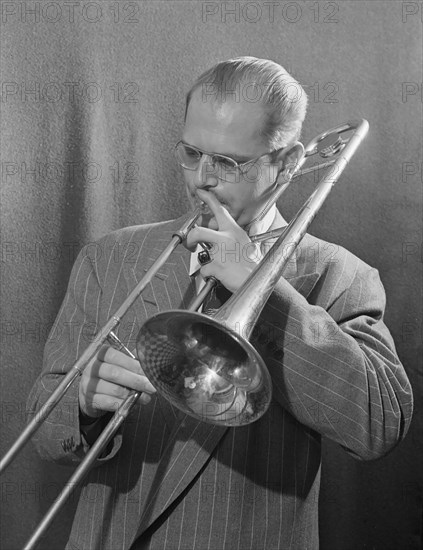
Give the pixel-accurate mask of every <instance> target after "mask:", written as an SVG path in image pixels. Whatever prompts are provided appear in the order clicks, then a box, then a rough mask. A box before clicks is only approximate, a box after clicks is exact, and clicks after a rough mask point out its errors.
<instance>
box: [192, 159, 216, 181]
mask: <svg viewBox="0 0 423 550" xmlns="http://www.w3.org/2000/svg"><path fill="white" fill-rule="evenodd" d="M194 183H195V186H196V187H197V188H198V189H202V188H206V187H215V186H216V185H217V184H218V178H217V168H216V166H215V164H214V163H213V161H212V157H211V156H210V155H206V154H203V155H202V156H201V159H200V162H199V164H198V167H197V170H196V172H195V178H194Z"/></svg>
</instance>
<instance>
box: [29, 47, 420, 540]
mask: <svg viewBox="0 0 423 550" xmlns="http://www.w3.org/2000/svg"><path fill="white" fill-rule="evenodd" d="M252 86H254V87H255V89H256V90H259V91H260V97H259V98H258V100H257V101H250V100H249V97H251V96H246V94H245V92H246V90H247V87H248V89H249V91H251V87H252ZM305 110H306V96H305V94H304V91H303V90H302V88H301V87H300V85H299V84H298V83H297V82H296V81H295V80H294V79H293V78H292V77H291V76H290V75H289V74H287V73H286V71H285V70H284V69H283V68H282V67H281V66H279V65H277V64H276V63H273V62H271V61H268V60H259V59H255V58H250V57H246V58H239V59H234V60H229V61H226V62H222V63H220V64H218V65H217V66H216V67H213V68H212V69H211V70H210V71H208V72H206V73H204V74H203V75H202V76H201V77H200V78H199V80H198V81H197V82H196V83H195V84H194V86H193V88H192V89H191V91H190V92H189V94H188V96H187V106H186V120H185V127H184V131H183V135H182V141H181V142H180V143H179V144H178V145H177V147H176V152H177V158H178V161H179V162H180V164H181V165H182V166H183V168H184V176H185V182H186V189H187V192H188V197H189V199H190V201H191V203H192V204H193V205H195V204H198V203H199V202H200V201H203V202H204V203H205V204H206V205H207V206H208V210H207V211H206V212H205V213H204V214H203V215H202V216H201V218H200V219H199V222H198V226H197V227H196V228H195V229H193V230H192V231H191V232H190V234H189V236H188V238H187V242H186V243H185V244H186V248H183V247H179V248H178V249H177V251H176V252H175V254H174V255H173V256H172V257H171V259H170V260H169V261H168V262H167V264H166V265H165V266H164V267H163V269H162V270H161V271H160V273H159V274H158V275H157V276H156V277H155V279H154V281H153V282H152V284H151V285H150V286H149V287H148V288H147V289H146V291H145V292H144V293H143V295H142V299H141V300H139V301H138V302H137V303H136V304H135V305H134V306H133V307H132V308H131V309H130V311H129V312H128V314H127V315H126V317H125V320H124V322H123V323H122V324H121V325H120V329H119V336H120V337H121V339H122V340H123V341H124V343H125V344H127V345H128V346H129V347H130V348H131V349H133V348H134V347H135V340H136V336H137V333H138V330H139V328H140V326H141V325H142V323H143V322H144V321H145V320H146V319H148V318H149V317H151V316H152V315H153V314H155V313H157V312H158V311H161V310H166V309H176V308H183V309H186V308H187V306H188V305H189V303H190V301H191V300H192V298H193V297H194V296H195V294H196V293H197V292H198V290H199V288H200V287H201V285H202V284H203V279H204V278H207V277H209V276H212V275H213V276H215V277H216V278H217V279H219V280H220V281H221V284H222V285H223V287H224V288H226V289H227V291H229V293H231V292H235V291H236V290H237V289H238V288H239V287H240V286H242V284H243V283H244V281H245V280H246V278H247V277H248V275H249V274H250V273H251V271H252V270H253V268H254V267H255V265H256V264H257V263H259V261H260V259H261V257H262V255H263V251H262V250H261V249H259V248H258V247H255V246H252V244H251V240H250V236H252V235H253V234H256V233H261V232H264V231H267V230H269V229H274V228H277V227H281V226H283V225H284V224H285V222H284V220H283V218H282V216H281V215H280V213H279V212H278V211H277V209H276V207H274V206H273V207H272V208H270V209H268V210H267V209H266V206H267V204H268V201H269V197H270V196H271V195H272V193H273V192H274V191H275V189H276V188H277V186H278V185H281V184H283V183H284V182H285V181H287V179H288V178H289V173H290V171H292V167H293V166H295V164H296V162H297V161H298V159H299V157H300V155H301V153H302V146H301V145H300V144H299V142H298V138H299V136H300V131H301V125H302V122H303V120H304V116H305ZM266 210H267V212H266V213H265V214H264V215H262V214H263V213H264V212H265V211H266ZM185 218H186V216H185V217H184V218H181V219H179V220H173V221H170V222H163V223H158V224H150V225H147V226H137V227H129V228H125V229H122V230H119V231H116V232H114V233H112V234H110V235H107V236H106V237H104V238H103V239H101V240H100V241H99V246H100V247H101V251H102V254H101V255H98V258H93V257H90V255H89V254H88V253H87V252H86V251H84V250H83V251H82V252H81V254H80V255H79V257H78V259H77V262H76V264H75V267H74V269H73V272H72V275H71V280H70V283H69V288H68V293H67V296H66V298H65V300H64V303H63V306H62V308H61V310H60V313H59V315H58V318H57V320H56V324H55V326H54V328H53V330H52V333H51V336H50V339H49V342H48V343H47V346H46V353H45V366H44V370H43V373H42V374H41V376H40V378H39V380H38V381H37V383H36V385H35V387H34V389H33V392H32V394H31V396H30V398H29V407H30V409H31V410H34V409H36V408H38V406H39V405H40V404H41V403H42V402H44V401H45V400H46V398H47V397H48V395H49V394H50V393H51V391H52V390H53V389H54V387H55V386H56V385H57V383H58V381H59V380H60V377H61V375H62V374H63V373H64V372H66V371H67V370H68V369H69V368H70V365H71V364H72V363H73V362H74V360H75V359H76V358H77V357H78V356H79V355H80V354H81V352H82V351H83V349H84V348H85V347H86V345H87V344H88V341H89V339H90V338H89V336H90V334H91V333H95V330H96V329H97V328H98V327H101V326H103V325H104V323H105V321H106V320H107V319H108V318H109V317H110V316H111V315H112V314H113V313H114V311H115V310H116V309H117V308H118V306H119V305H120V304H121V303H122V301H123V299H124V298H125V297H126V296H127V294H128V293H129V291H130V290H132V288H133V287H134V286H135V284H136V283H137V282H138V281H139V280H140V279H141V277H142V276H143V275H144V273H145V271H146V270H148V268H149V267H150V266H151V265H152V263H153V262H154V260H155V258H157V256H158V255H159V254H160V252H161V250H163V248H164V246H165V245H166V244H167V243H168V242H169V239H170V237H171V236H172V234H173V232H174V231H175V230H177V229H179V227H180V226H181V225H182V222H183V220H184V219H185ZM199 243H210V245H211V248H210V250H209V251H208V252H207V253H206V254H202V256H200V257H201V258H203V262H202V263H201V264H199V263H198V261H197V251H198V250H201V247H200V246H199ZM134 245H135V246H136V250H137V254H136V257H135V258H134V254H133V250H134ZM325 246H326V243H324V242H323V241H320V240H318V239H315V238H313V237H311V236H309V235H307V236H306V237H305V239H304V240H303V241H302V243H301V246H300V248H299V249H298V251H297V254H296V255H295V257H294V258H293V259H292V260H291V261H290V262H289V264H288V266H287V268H286V269H285V271H284V273H283V276H281V278H280V280H279V281H278V284H277V285H276V287H275V289H274V291H273V293H272V296H271V297H270V299H269V301H268V303H267V304H266V305H265V307H264V309H263V312H262V314H261V316H260V318H259V320H258V323H257V330H256V331H255V337H254V345H255V346H256V347H257V349H258V350H259V352H260V354H261V356H262V357H263V359H264V361H265V363H266V365H267V368H268V369H269V373H270V376H271V378H272V384H273V397H272V401H271V403H270V407H269V409H268V411H267V412H266V413H265V414H264V415H263V416H262V417H261V418H260V419H259V420H257V421H256V422H254V423H252V424H250V425H248V426H243V427H238V428H226V427H220V426H214V425H209V424H205V423H203V422H198V421H197V420H195V419H193V418H191V417H189V416H186V415H184V414H182V413H180V412H178V411H177V410H176V409H175V408H174V407H172V406H171V405H170V404H169V403H168V402H167V401H166V400H165V399H163V398H162V397H161V396H160V395H158V394H157V393H156V392H155V388H154V387H153V386H152V384H151V383H150V382H149V381H148V380H147V378H146V377H145V376H144V373H143V371H142V366H140V364H139V362H138V361H136V360H133V359H131V358H129V357H127V356H126V355H125V354H123V353H121V352H119V351H117V350H115V349H112V348H111V347H106V346H105V347H104V348H102V350H101V351H100V353H99V354H98V357H97V360H96V362H95V363H94V364H93V366H92V367H91V368H87V369H86V370H85V371H84V373H83V375H82V377H81V380H80V383H79V385H75V386H74V387H72V388H71V390H70V393H69V394H68V395H67V399H66V401H65V403H64V405H63V406H62V407H59V408H58V409H57V410H55V411H53V413H52V414H51V416H50V417H49V420H48V421H47V422H46V423H45V424H44V425H43V427H42V429H41V430H40V432H39V433H38V436H37V445H38V447H39V449H40V452H41V454H42V455H43V456H45V457H46V458H50V459H53V460H56V461H59V462H64V463H69V462H70V461H74V462H75V463H76V462H78V461H79V460H80V459H81V457H82V456H83V455H84V453H85V452H86V450H87V449H88V448H89V446H90V445H91V444H92V443H93V441H95V439H96V437H97V436H98V434H99V433H100V432H101V430H102V427H103V426H104V424H105V423H106V421H107V420H108V419H109V418H110V415H111V414H112V411H114V410H115V409H116V408H117V406H118V405H119V404H120V403H121V402H122V401H123V399H124V398H125V397H126V395H127V394H128V391H129V389H136V390H140V391H142V392H143V395H142V397H141V398H140V400H139V402H138V404H137V406H136V407H135V408H134V409H133V410H132V412H131V414H130V416H129V417H128V419H127V420H126V422H125V425H124V428H123V430H122V432H121V433H119V434H118V435H117V436H116V437H115V438H114V440H113V442H111V444H110V445H109V448H108V449H107V450H106V451H105V452H104V453H103V455H102V457H101V458H100V459H98V461H97V467H96V468H95V469H94V470H93V471H92V472H91V473H90V474H89V476H88V478H87V480H86V483H85V486H84V489H83V492H82V495H81V499H80V502H79V506H78V510H77V513H76V517H75V520H74V525H73V529H72V533H71V538H70V541H69V546H68V548H78V549H81V550H82V549H84V550H88V549H90V550H92V549H97V548H98V549H110V550H119V549H122V550H123V549H129V548H131V549H132V550H134V549H147V548H148V549H160V550H163V549H176V548H179V549H185V548H195V549H200V550H205V549H210V550H212V549H213V550H220V549H224V548H227V549H234V548H239V549H242V550H243V549H245V548H254V549H257V548H263V549H265V550H270V549H287V548H292V549H294V548H296V549H306V548H308V549H315V548H318V529H317V526H318V515H317V512H318V509H317V503H318V494H319V483H320V460H321V436H325V437H329V438H331V439H333V440H334V441H336V442H338V443H339V444H340V445H342V446H343V447H344V448H345V449H346V451H347V452H349V453H350V454H352V455H353V456H355V457H357V458H359V459H363V460H371V459H374V458H378V457H381V456H383V455H384V454H386V453H387V452H388V451H390V450H391V449H392V448H393V447H394V446H395V445H396V444H397V443H398V442H399V441H400V440H401V439H402V438H403V437H404V436H405V434H406V431H407V429H408V425H409V422H410V416H411V412H412V394H411V389H410V386H409V383H408V380H407V377H406V375H405V373H404V370H403V367H402V365H401V363H400V361H399V359H398V357H397V355H396V352H395V347H394V344H393V342H392V338H391V336H390V334H389V332H388V329H387V328H386V326H385V325H384V323H383V312H384V304H385V301H384V300H385V299H384V292H383V288H382V286H381V283H380V280H379V278H378V274H377V272H376V270H374V269H372V268H370V267H369V266H367V265H366V264H364V263H363V262H362V261H361V260H359V259H358V258H356V257H355V256H353V255H352V254H350V253H349V252H347V251H346V250H344V249H342V248H339V247H337V248H336V254H334V255H331V256H328V254H327V250H328V249H327V248H324V247H325ZM264 248H265V247H264ZM234 250H238V251H239V253H238V254H236V253H235V254H234V253H233V251H234ZM193 251H195V252H193ZM322 251H323V253H322ZM204 257H205V260H204ZM116 258H118V259H119V261H116ZM69 327H72V330H73V333H72V337H70V335H69V330H70V329H69ZM65 407H66V412H65Z"/></svg>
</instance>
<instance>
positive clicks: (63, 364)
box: [27, 248, 121, 464]
mask: <svg viewBox="0 0 423 550" xmlns="http://www.w3.org/2000/svg"><path fill="white" fill-rule="evenodd" d="M101 296H102V289H101V285H100V283H99V278H98V276H97V272H96V269H95V262H93V261H92V258H91V257H90V253H89V251H88V249H87V248H85V249H83V250H82V251H81V252H80V254H79V255H78V258H77V259H76V262H75V264H74V266H73V269H72V273H71V277H70V280H69V285H68V289H67V293H66V296H65V299H64V301H63V304H62V307H61V309H60V311H59V314H58V316H57V318H56V321H55V323H54V325H53V327H52V329H51V331H50V334H49V337H48V340H47V344H46V346H45V350H44V361H43V369H42V372H41V374H40V376H39V377H38V378H37V380H36V382H35V384H34V386H33V388H32V390H31V393H30V395H29V397H28V401H27V409H28V413H29V415H30V417H31V416H33V415H34V414H36V411H37V410H39V408H40V407H41V406H42V405H43V404H44V403H45V402H46V400H47V399H48V398H49V396H50V395H51V393H52V392H53V390H54V389H55V388H56V387H57V385H58V384H59V383H60V381H61V380H62V378H63V376H64V375H65V374H66V373H67V372H68V371H69V370H70V369H71V368H72V365H73V364H74V363H75V361H76V360H77V359H78V357H80V355H81V353H82V352H83V351H84V350H85V348H86V347H87V346H88V344H89V343H91V342H92V340H93V337H94V335H95V334H96V332H97V330H98V328H99V315H100V303H101ZM78 387H79V379H77V380H75V381H74V382H73V384H72V385H71V387H70V388H69V389H68V391H67V393H66V394H65V396H64V397H63V399H62V400H61V401H60V402H59V403H58V405H57V406H56V407H55V408H54V409H53V410H52V411H51V413H50V415H49V416H48V418H47V419H46V420H45V422H44V423H43V424H42V425H41V427H40V428H39V430H38V431H37V433H36V434H35V437H34V439H33V442H34V444H35V446H36V448H37V450H38V451H39V453H40V455H41V457H42V458H45V459H49V460H54V461H58V462H59V463H63V464H68V463H72V462H78V461H80V460H81V458H83V456H84V454H85V453H86V451H87V450H88V444H87V443H86V441H85V439H84V438H83V437H81V429H80V428H81V426H80V417H79V400H78ZM110 417H111V414H106V415H105V416H104V417H102V419H101V420H100V421H99V422H100V423H106V422H107V421H108V419H109V418H110ZM120 444H121V436H120V435H119V434H118V435H115V437H114V440H113V442H111V443H110V444H109V446H108V448H107V451H106V452H105V453H104V452H103V458H101V459H98V460H97V462H98V463H101V462H103V461H104V460H107V459H109V458H111V457H112V456H114V455H115V454H116V452H117V450H118V448H119V447H120Z"/></svg>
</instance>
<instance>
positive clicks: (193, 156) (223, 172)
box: [175, 141, 273, 183]
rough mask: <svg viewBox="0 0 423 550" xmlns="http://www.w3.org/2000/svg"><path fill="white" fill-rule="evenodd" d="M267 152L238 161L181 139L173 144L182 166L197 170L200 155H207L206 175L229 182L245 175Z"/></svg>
mask: <svg viewBox="0 0 423 550" xmlns="http://www.w3.org/2000/svg"><path fill="white" fill-rule="evenodd" d="M272 153H273V151H272ZM269 154H270V153H264V154H263V155H261V156H259V157H257V158H254V159H251V160H247V162H242V163H238V162H236V160H234V159H232V158H231V157H227V156H225V155H219V154H217V153H207V152H206V151H202V150H201V149H198V148H197V147H193V146H192V145H188V144H187V143H184V142H183V141H179V142H178V143H177V144H176V145H175V156H176V160H177V161H178V163H179V164H180V165H181V166H182V168H185V169H186V170H197V168H198V165H199V163H200V160H201V157H202V156H203V155H207V156H208V157H210V163H208V164H207V165H206V175H207V174H210V175H211V174H214V175H215V176H216V177H217V178H219V179H220V180H222V181H227V182H229V183H235V182H238V181H239V180H240V176H241V175H245V174H246V172H247V171H248V170H249V169H250V168H251V167H252V165H253V164H254V163H255V162H257V161H258V160H260V159H261V158H262V157H265V156H266V155H269Z"/></svg>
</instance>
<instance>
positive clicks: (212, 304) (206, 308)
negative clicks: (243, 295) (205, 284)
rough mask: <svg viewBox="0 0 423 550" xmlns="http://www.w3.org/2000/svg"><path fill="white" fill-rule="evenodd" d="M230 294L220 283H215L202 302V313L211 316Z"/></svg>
mask: <svg viewBox="0 0 423 550" xmlns="http://www.w3.org/2000/svg"><path fill="white" fill-rule="evenodd" d="M231 296H232V292H230V291H229V290H227V289H226V288H225V287H224V286H223V285H222V284H220V283H217V285H216V286H215V287H214V288H213V290H212V291H211V292H210V294H209V295H208V296H207V298H206V299H205V300H204V303H203V313H204V314H205V315H209V316H210V317H213V315H214V314H215V313H216V312H217V311H218V310H219V308H220V307H221V306H222V305H223V304H224V303H225V302H226V301H227V300H229V298H230V297H231Z"/></svg>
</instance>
